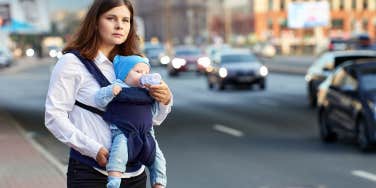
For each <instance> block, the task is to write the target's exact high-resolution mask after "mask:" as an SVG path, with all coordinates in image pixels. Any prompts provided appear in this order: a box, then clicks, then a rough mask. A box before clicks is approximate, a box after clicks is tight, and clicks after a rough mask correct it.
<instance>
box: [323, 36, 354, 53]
mask: <svg viewBox="0 0 376 188" xmlns="http://www.w3.org/2000/svg"><path fill="white" fill-rule="evenodd" d="M349 47H350V46H349V41H348V40H345V39H342V38H331V39H330V40H329V46H328V51H342V50H347V49H349Z"/></svg>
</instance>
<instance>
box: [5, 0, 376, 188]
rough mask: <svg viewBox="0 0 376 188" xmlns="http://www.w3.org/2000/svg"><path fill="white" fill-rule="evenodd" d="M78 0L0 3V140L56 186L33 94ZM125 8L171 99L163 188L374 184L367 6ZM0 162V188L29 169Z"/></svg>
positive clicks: (160, 1)
mask: <svg viewBox="0 0 376 188" xmlns="http://www.w3.org/2000/svg"><path fill="white" fill-rule="evenodd" d="M92 2H93V1H92V0H80V1H75V0H53V1H48V0H0V25H1V27H0V41H1V43H0V117H2V118H0V130H1V131H0V140H1V141H0V142H2V144H0V146H2V147H3V148H17V147H18V146H17V145H15V144H14V143H10V142H7V141H6V140H7V139H6V138H7V136H9V135H10V132H9V131H4V130H5V129H6V130H12V129H13V127H17V130H21V132H22V134H21V135H23V137H25V138H26V140H27V141H28V142H29V143H32V144H31V145H28V146H29V147H31V148H34V149H35V148H37V149H36V150H37V151H38V152H39V153H41V154H40V155H41V156H40V157H41V158H45V159H46V160H47V161H48V163H50V164H52V166H53V168H52V169H54V171H56V172H57V174H60V176H61V177H62V178H64V176H65V173H66V166H67V159H68V151H69V148H68V147H67V146H66V145H64V144H62V143H60V142H58V141H57V139H55V138H54V137H53V136H52V135H51V134H50V133H49V132H48V130H47V129H46V128H45V127H44V102H45V96H46V92H47V88H48V83H49V76H50V73H51V70H52V68H53V67H54V65H55V63H56V62H57V61H58V59H59V58H60V57H61V55H62V53H61V50H62V49H63V47H64V45H65V44H66V43H67V41H68V40H69V39H70V38H71V36H72V34H73V33H74V31H75V30H76V29H77V26H78V25H79V24H80V21H81V20H82V18H83V17H84V16H85V13H86V11H87V9H88V7H89V6H90V4H91V3H92ZM133 3H134V6H135V10H136V27H137V32H138V35H139V38H140V41H141V49H142V52H143V53H144V54H145V56H146V57H148V58H149V60H150V62H151V64H152V72H158V73H160V74H161V75H162V77H163V79H164V80H165V81H166V82H167V84H168V85H169V87H170V89H171V90H172V92H173V95H174V101H173V103H174V105H173V109H172V112H171V114H170V115H169V116H168V118H167V119H166V121H165V122H164V123H163V124H162V126H160V127H157V128H155V129H156V135H157V139H158V141H159V144H160V147H161V149H162V151H163V152H164V154H165V157H166V159H167V169H168V187H175V188H188V187H205V188H211V187H213V188H214V187H216V188H222V187H223V188H233V187H236V188H238V187H239V188H240V187H242V188H243V187H244V188H353V187H362V188H371V187H375V186H376V165H375V164H376V158H375V149H374V145H375V143H376V122H375V120H376V105H375V104H376V103H375V102H376V45H375V44H376V43H375V42H376V41H375V39H376V0H207V1H199V0H134V1H133ZM2 138H3V139H2ZM10 151H11V150H10ZM0 159H1V160H0V161H2V162H0V169H4V170H3V171H1V170H0V172H1V173H0V187H3V186H4V187H12V186H11V185H12V184H11V183H10V181H9V179H12V178H13V179H17V176H19V172H18V171H15V172H14V171H11V170H10V169H19V170H25V168H28V169H27V171H28V170H29V169H30V168H32V167H30V168H29V167H28V164H29V163H30V161H31V163H32V162H33V160H31V159H30V160H23V159H21V158H20V157H17V156H15V157H12V160H13V162H14V163H10V162H9V161H7V160H10V159H7V158H5V159H4V158H1V157H0ZM14 164H17V165H19V166H21V167H19V166H14ZM43 169H44V167H40V168H35V169H34V171H36V172H39V171H43ZM12 172H14V173H12ZM6 174H7V175H6ZM18 181H19V184H18V186H15V187H40V186H32V184H26V182H27V181H26V180H25V179H20V180H18ZM1 182H3V183H1ZM4 182H5V183H4ZM6 182H8V183H6ZM22 182H23V183H24V185H23V184H22ZM35 182H38V181H37V180H35ZM63 182H64V181H63ZM64 186H65V184H54V185H51V186H49V187H64Z"/></svg>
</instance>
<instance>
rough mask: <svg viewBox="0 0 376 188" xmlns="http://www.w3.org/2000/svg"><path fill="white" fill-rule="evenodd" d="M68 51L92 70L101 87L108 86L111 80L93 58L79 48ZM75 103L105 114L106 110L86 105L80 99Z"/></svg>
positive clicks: (99, 113)
mask: <svg viewBox="0 0 376 188" xmlns="http://www.w3.org/2000/svg"><path fill="white" fill-rule="evenodd" d="M66 53H72V54H74V55H75V56H76V57H77V58H78V59H80V61H81V62H82V63H83V64H84V65H85V67H86V69H87V70H88V71H89V72H90V74H91V75H93V77H94V78H95V80H97V82H98V83H99V85H100V86H101V87H106V86H108V85H110V82H109V81H108V80H107V78H106V77H105V76H104V75H103V73H102V72H101V71H100V70H99V68H98V67H97V65H96V64H95V63H94V62H93V61H92V60H90V59H87V58H85V57H83V56H82V55H81V54H80V52H79V51H77V50H70V51H67V52H66ZM75 105H77V106H79V107H81V108H83V109H85V110H88V111H90V112H93V113H95V114H98V115H100V116H103V114H104V112H103V111H102V110H99V109H97V108H95V107H92V106H89V105H86V104H84V103H82V102H80V101H78V100H76V102H75Z"/></svg>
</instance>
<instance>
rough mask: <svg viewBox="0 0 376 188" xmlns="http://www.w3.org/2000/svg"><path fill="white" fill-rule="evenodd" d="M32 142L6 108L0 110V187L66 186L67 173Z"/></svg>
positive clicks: (36, 187) (60, 187)
mask: <svg viewBox="0 0 376 188" xmlns="http://www.w3.org/2000/svg"><path fill="white" fill-rule="evenodd" d="M41 126H42V125H41ZM33 142H34V141H32V140H31V139H30V138H29V137H28V136H27V135H26V134H25V132H24V131H23V130H22V128H20V126H19V125H18V124H17V123H16V122H15V121H14V120H13V119H12V118H11V117H10V116H9V115H8V114H7V113H6V112H1V111H0V149H1V152H0V187H4V188H65V187H66V177H65V175H64V174H62V173H61V172H60V171H59V170H58V169H57V168H56V167H55V166H54V165H52V164H51V163H50V162H49V160H47V158H46V157H45V156H43V155H42V153H40V152H38V149H37V147H35V144H34V143H33Z"/></svg>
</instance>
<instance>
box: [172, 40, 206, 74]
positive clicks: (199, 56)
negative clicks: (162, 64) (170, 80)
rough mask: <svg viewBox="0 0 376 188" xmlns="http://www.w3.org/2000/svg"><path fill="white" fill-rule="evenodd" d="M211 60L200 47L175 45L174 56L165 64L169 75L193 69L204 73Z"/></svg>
mask: <svg viewBox="0 0 376 188" xmlns="http://www.w3.org/2000/svg"><path fill="white" fill-rule="evenodd" d="M210 63H211V60H210V59H209V57H207V56H205V55H204V54H203V53H202V52H201V50H200V49H198V48H197V47H194V46H178V47H175V52H174V57H173V58H172V60H171V63H169V64H168V65H167V70H168V74H169V75H170V76H178V75H179V74H180V73H181V72H188V71H193V72H197V73H205V71H206V68H207V67H208V66H209V65H210Z"/></svg>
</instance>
